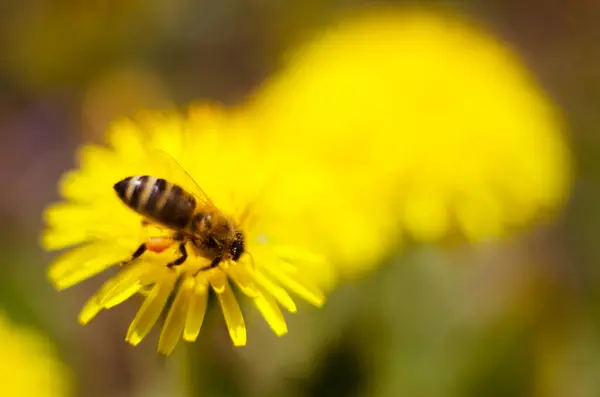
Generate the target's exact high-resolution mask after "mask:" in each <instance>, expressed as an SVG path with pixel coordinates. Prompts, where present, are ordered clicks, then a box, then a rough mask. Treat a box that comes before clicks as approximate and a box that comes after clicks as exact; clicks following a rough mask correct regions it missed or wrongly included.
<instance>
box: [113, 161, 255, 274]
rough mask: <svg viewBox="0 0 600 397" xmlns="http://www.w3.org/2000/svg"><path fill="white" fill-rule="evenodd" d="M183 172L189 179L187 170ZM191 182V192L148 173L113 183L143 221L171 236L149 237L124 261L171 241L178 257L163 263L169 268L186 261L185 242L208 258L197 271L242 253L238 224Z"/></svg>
mask: <svg viewBox="0 0 600 397" xmlns="http://www.w3.org/2000/svg"><path fill="white" fill-rule="evenodd" d="M173 161H175V160H173ZM182 171H183V170H182ZM184 172H185V171H184ZM185 175H187V177H188V180H191V177H190V176H189V175H188V174H187V173H185ZM192 182H193V184H191V185H190V186H193V187H194V188H195V189H194V192H190V191H187V190H185V189H184V188H183V187H181V186H180V185H179V184H176V183H173V182H169V181H167V180H166V179H163V178H160V177H156V176H151V175H137V176H130V177H127V178H125V179H123V180H121V181H119V182H117V183H115V185H114V190H115V192H116V193H117V196H118V197H119V198H120V199H121V201H122V202H123V203H124V204H126V205H127V206H128V207H129V208H131V209H132V210H134V211H136V212H137V213H138V214H140V215H142V216H143V217H144V219H143V220H142V223H143V224H146V225H147V224H157V225H158V226H162V227H164V228H167V229H169V230H171V231H173V233H172V234H171V236H157V237H150V238H149V239H148V240H147V241H146V242H144V243H142V244H141V245H140V246H139V247H138V248H137V250H136V251H135V252H134V253H133V255H132V256H131V258H130V259H129V260H128V261H125V262H124V264H125V263H129V262H131V261H133V260H134V259H136V258H139V257H140V256H141V255H142V254H144V253H145V252H146V251H150V252H163V251H164V250H166V249H168V248H169V247H171V246H172V245H173V244H179V253H180V256H179V257H177V258H176V259H175V260H173V261H172V262H170V263H168V264H167V266H168V267H169V268H172V267H174V266H179V265H181V264H182V263H184V262H185V261H186V260H187V258H188V251H187V248H186V245H187V244H188V243H191V245H192V247H193V249H194V250H195V252H196V253H197V254H198V255H199V256H201V257H203V258H205V259H207V260H209V261H210V264H209V265H208V266H206V267H203V268H201V269H199V271H201V270H207V269H210V268H214V267H217V266H218V265H219V264H220V263H221V262H222V261H228V260H233V261H237V260H238V259H239V258H240V257H241V256H242V254H244V252H245V240H244V233H243V232H242V231H241V229H240V227H239V226H238V225H237V224H236V223H235V222H233V221H232V219H230V218H229V217H228V216H227V215H225V214H224V213H223V212H221V211H220V210H219V209H218V208H217V207H216V206H215V205H214V204H213V203H212V201H211V200H210V199H209V198H208V196H206V194H204V192H203V191H202V189H200V187H199V186H198V185H197V184H196V183H195V181H193V180H192Z"/></svg>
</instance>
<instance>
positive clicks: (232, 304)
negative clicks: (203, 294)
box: [210, 277, 246, 346]
mask: <svg viewBox="0 0 600 397" xmlns="http://www.w3.org/2000/svg"><path fill="white" fill-rule="evenodd" d="M216 281H217V284H216V287H215V284H213V278H212V277H211V279H210V282H211V284H212V285H213V290H214V291H215V292H216V293H217V298H219V303H220V304H221V310H223V316H224V317H225V323H226V324H227V330H228V331H229V336H230V337H231V340H232V341H233V344H234V345H235V346H244V345H245V344H246V325H245V323H244V317H243V316H242V311H241V310H240V306H239V304H238V301H237V299H236V297H235V295H234V294H233V291H232V290H231V287H230V286H229V283H228V282H227V279H226V278H225V279H224V283H223V284H222V285H221V284H220V281H221V280H216Z"/></svg>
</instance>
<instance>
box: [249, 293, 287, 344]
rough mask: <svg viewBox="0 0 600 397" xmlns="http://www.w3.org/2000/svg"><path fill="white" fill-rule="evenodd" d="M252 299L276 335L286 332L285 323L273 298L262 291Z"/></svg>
mask: <svg viewBox="0 0 600 397" xmlns="http://www.w3.org/2000/svg"><path fill="white" fill-rule="evenodd" d="M253 300H254V304H255V305H256V308H257V309H258V310H259V311H260V313H261V314H262V316H263V318H264V319H265V321H266V322H267V324H269V326H270V327H271V329H272V330H273V331H275V334H276V335H277V336H282V335H285V334H286V333H287V332H288V329H287V324H286V322H285V318H284V317H283V314H282V313H281V309H279V306H278V305H277V302H276V301H275V299H273V297H272V296H271V295H269V294H268V293H263V294H261V295H260V296H257V297H256V298H254V299H253Z"/></svg>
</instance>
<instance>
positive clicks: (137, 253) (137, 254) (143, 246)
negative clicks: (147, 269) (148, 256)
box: [121, 243, 148, 266]
mask: <svg viewBox="0 0 600 397" xmlns="http://www.w3.org/2000/svg"><path fill="white" fill-rule="evenodd" d="M147 250H148V246H147V245H146V243H142V244H141V245H140V246H139V247H138V249H136V250H135V252H134V253H133V255H131V258H129V259H127V260H125V261H123V262H121V266H125V265H128V264H130V263H131V262H133V261H134V260H135V259H137V258H139V257H140V256H142V254H143V253H144V252H146V251H147Z"/></svg>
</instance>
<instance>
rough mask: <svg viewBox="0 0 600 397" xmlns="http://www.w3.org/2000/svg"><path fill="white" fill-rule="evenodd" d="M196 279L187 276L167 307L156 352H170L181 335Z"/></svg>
mask: <svg viewBox="0 0 600 397" xmlns="http://www.w3.org/2000/svg"><path fill="white" fill-rule="evenodd" d="M195 285H196V281H195V280H194V278H193V277H187V278H186V279H185V280H184V281H183V282H182V283H181V287H179V291H178V292H177V296H176V297H175V300H174V301H173V304H172V305H171V308H170V309H169V314H168V315H167V319H166V320H165V324H164V325H163V328H162V331H161V333H160V339H159V341H158V352H159V353H161V354H164V355H166V356H168V355H169V354H171V352H172V351H173V349H175V345H177V342H178V341H179V338H180V337H181V332H182V331H183V328H184V326H185V319H186V315H187V312H188V310H189V304H190V298H191V297H192V294H193V292H194V287H195Z"/></svg>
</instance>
